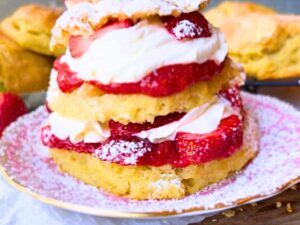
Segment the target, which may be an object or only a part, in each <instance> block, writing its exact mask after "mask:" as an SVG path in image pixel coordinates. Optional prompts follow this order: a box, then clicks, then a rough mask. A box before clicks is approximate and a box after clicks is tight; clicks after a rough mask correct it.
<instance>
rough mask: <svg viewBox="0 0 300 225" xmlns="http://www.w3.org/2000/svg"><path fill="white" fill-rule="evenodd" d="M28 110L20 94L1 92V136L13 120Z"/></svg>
mask: <svg viewBox="0 0 300 225" xmlns="http://www.w3.org/2000/svg"><path fill="white" fill-rule="evenodd" d="M26 112H27V108H26V106H25V104H24V102H23V100H22V99H21V98H20V97H19V96H17V95H15V94H12V93H7V92H6V93H0V136H2V133H3V130H4V129H5V128H6V127H7V126H8V125H9V124H10V123H11V122H13V121H15V120H16V119H17V118H18V117H20V116H22V115H24V114H25V113H26Z"/></svg>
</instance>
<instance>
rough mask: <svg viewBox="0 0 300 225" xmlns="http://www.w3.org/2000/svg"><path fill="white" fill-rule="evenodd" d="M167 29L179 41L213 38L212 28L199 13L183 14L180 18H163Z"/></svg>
mask: <svg viewBox="0 0 300 225" xmlns="http://www.w3.org/2000/svg"><path fill="white" fill-rule="evenodd" d="M162 21H163V23H164V25H165V27H166V29H167V30H168V31H169V32H170V33H171V34H173V35H174V36H175V37H176V38H177V39H178V40H186V39H194V38H200V37H204V38H205V37H211V35H212V33H211V26H210V24H209V22H208V21H207V20H206V19H205V17H204V16H203V15H202V14H201V13H199V12H191V13H183V14H181V15H180V16H179V17H174V16H166V17H163V18H162Z"/></svg>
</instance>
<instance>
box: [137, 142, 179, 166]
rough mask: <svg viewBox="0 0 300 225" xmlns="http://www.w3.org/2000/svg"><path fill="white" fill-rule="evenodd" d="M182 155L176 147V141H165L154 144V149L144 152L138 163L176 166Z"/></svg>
mask: <svg viewBox="0 0 300 225" xmlns="http://www.w3.org/2000/svg"><path fill="white" fill-rule="evenodd" d="M179 159H180V155H179V153H178V151H177V148H176V143H175V142H174V141H164V142H161V143H159V144H153V146H152V150H151V151H148V152H147V153H145V154H144V156H142V157H141V158H140V159H139V160H138V163H137V165H151V166H163V165H166V164H170V165H173V166H176V167H178V166H179V167H180V165H178V161H179Z"/></svg>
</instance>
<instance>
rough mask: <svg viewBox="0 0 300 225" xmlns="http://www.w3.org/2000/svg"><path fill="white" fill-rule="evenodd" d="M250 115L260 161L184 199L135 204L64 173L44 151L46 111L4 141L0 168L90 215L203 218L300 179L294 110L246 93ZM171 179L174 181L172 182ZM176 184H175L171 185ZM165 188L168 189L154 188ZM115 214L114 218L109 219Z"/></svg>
mask: <svg viewBox="0 0 300 225" xmlns="http://www.w3.org/2000/svg"><path fill="white" fill-rule="evenodd" d="M243 101H244V104H245V108H246V110H247V111H251V112H253V113H255V114H256V115H257V118H258V121H259V126H260V134H261V143H260V148H261V150H260V152H259V154H258V156H257V157H256V158H255V159H254V160H253V161H252V162H251V163H250V164H249V165H248V166H247V167H246V168H245V169H244V170H243V171H242V172H240V173H238V174H236V175H235V176H233V177H231V178H230V179H227V180H225V181H223V182H220V183H218V184H215V185H211V186H209V187H208V188H206V189H205V190H202V191H200V192H197V193H196V194H193V195H191V196H188V197H185V198H184V199H181V200H162V201H154V200H152V201H150V200H149V201H134V200H129V199H125V198H120V197H115V196H112V195H109V194H107V193H104V192H103V191H101V190H98V189H96V188H94V187H91V186H89V185H85V184H83V183H81V182H79V181H77V180H76V179H74V178H72V177H70V176H68V175H65V174H61V173H60V172H59V171H58V170H57V168H56V165H55V164H54V162H53V161H52V160H51V159H50V158H49V156H47V155H45V154H44V153H42V152H45V148H44V147H43V146H42V144H41V142H40V138H39V137H40V135H39V132H40V128H41V126H42V124H43V123H44V121H45V120H46V118H47V113H46V110H45V108H44V107H41V108H39V109H38V110H36V111H35V112H33V113H31V114H28V115H26V116H24V117H22V118H20V119H19V120H18V121H17V122H15V123H14V124H12V125H11V126H10V127H9V128H8V129H7V130H6V131H5V132H4V136H3V138H2V139H1V141H0V164H1V165H2V166H3V168H4V170H5V171H6V173H7V174H8V175H9V176H10V177H11V178H12V179H14V180H15V181H16V182H18V183H19V184H21V185H22V186H24V187H26V188H28V189H29V190H31V191H33V192H35V193H38V194H39V195H42V196H45V197H48V198H52V199H56V200H58V201H60V202H66V203H71V204H75V205H77V206H81V207H86V208H87V209H89V210H90V211H88V210H86V212H90V213H95V210H98V211H99V212H98V211H97V212H98V214H100V215H106V214H105V212H111V213H118V212H127V213H134V212H135V213H139V212H144V213H145V212H146V213H147V212H148V213H155V212H163V211H168V212H170V213H174V212H185V211H188V210H191V209H195V208H196V209H199V211H198V212H196V213H197V214H205V213H208V211H201V210H203V209H205V210H208V209H213V208H215V207H216V206H217V205H218V206H224V207H232V206H235V205H236V204H238V202H243V201H246V200H251V199H256V198H260V197H266V196H270V195H273V194H274V193H277V192H278V190H280V189H281V188H283V187H285V185H286V184H288V183H290V182H291V181H293V180H296V179H298V178H299V177H300V142H299V140H300V113H299V112H298V111H297V110H295V109H294V108H293V107H291V106H289V105H287V104H285V103H283V102H281V101H279V100H276V99H274V98H269V97H264V96H253V95H250V94H243ZM170 180H172V179H171V178H170ZM172 183H174V185H176V179H175V180H174V181H172ZM153 185H155V186H157V187H160V188H163V187H164V184H163V183H161V182H157V183H156V184H153ZM110 215H112V214H110ZM123 216H124V215H123Z"/></svg>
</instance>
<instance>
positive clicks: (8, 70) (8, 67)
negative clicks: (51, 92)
mask: <svg viewBox="0 0 300 225" xmlns="http://www.w3.org/2000/svg"><path fill="white" fill-rule="evenodd" d="M52 63H53V59H52V58H50V57H48V56H43V55H38V54H36V53H33V52H31V51H28V50H25V49H23V48H21V47H20V46H18V45H17V44H16V43H14V42H13V41H12V40H10V39H9V38H8V37H6V36H5V35H4V34H3V33H1V31H0V82H1V83H2V84H3V85H4V89H5V90H6V91H10V92H14V93H30V92H35V91H41V90H45V89H46V88H47V85H48V80H49V73H50V70H51V67H52Z"/></svg>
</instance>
